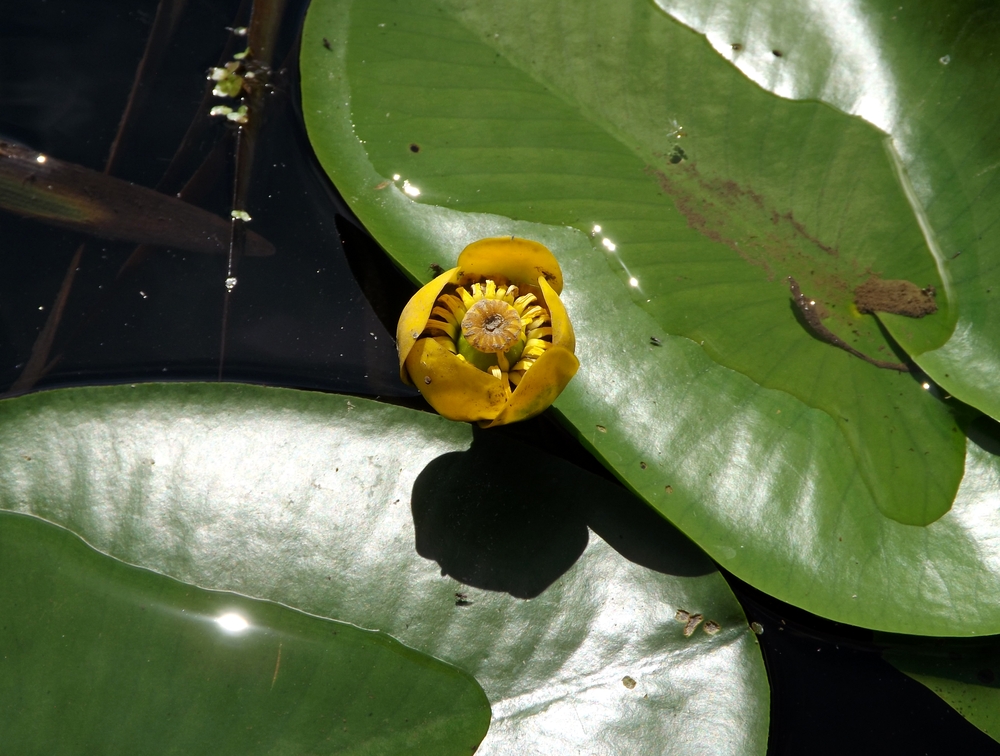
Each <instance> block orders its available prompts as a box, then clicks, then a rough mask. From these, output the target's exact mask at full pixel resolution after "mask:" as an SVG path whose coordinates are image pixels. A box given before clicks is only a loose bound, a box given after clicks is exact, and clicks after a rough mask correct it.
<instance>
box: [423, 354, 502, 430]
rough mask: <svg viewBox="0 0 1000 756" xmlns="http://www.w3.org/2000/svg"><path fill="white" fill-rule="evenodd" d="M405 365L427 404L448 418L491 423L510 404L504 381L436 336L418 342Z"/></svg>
mask: <svg viewBox="0 0 1000 756" xmlns="http://www.w3.org/2000/svg"><path fill="white" fill-rule="evenodd" d="M404 367H405V369H406V371H407V373H409V379H410V381H412V383H413V384H414V385H415V386H416V387H417V388H418V389H419V390H420V393H421V394H423V395H424V398H425V399H426V400H427V403H428V404H430V405H431V406H432V407H433V408H434V409H435V410H437V412H438V414H440V415H443V416H444V417H447V418H448V419H449V420H461V421H463V422H475V421H480V422H482V421H485V422H489V421H490V420H492V419H493V418H494V417H496V416H497V414H498V413H499V412H500V411H501V410H502V409H503V408H504V405H505V404H506V403H507V392H506V390H505V388H504V385H503V383H505V382H501V381H499V380H497V379H496V378H494V377H493V376H492V375H490V374H489V373H486V372H484V371H482V370H480V369H479V368H477V367H475V366H473V365H471V364H469V363H468V362H466V361H465V360H462V359H460V358H459V357H458V355H454V354H452V353H451V352H450V351H448V350H447V349H446V348H445V347H443V346H442V345H441V344H439V343H438V342H436V341H435V340H433V339H420V340H419V341H417V342H416V343H415V344H414V345H413V348H412V349H411V350H410V352H409V354H408V355H407V357H406V363H405V366H404Z"/></svg>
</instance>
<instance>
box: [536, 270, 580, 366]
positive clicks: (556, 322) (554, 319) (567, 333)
mask: <svg viewBox="0 0 1000 756" xmlns="http://www.w3.org/2000/svg"><path fill="white" fill-rule="evenodd" d="M538 288H539V289H541V290H542V296H543V297H544V298H545V306H546V308H548V311H549V320H550V321H551V323H552V345H553V346H561V347H563V348H565V349H568V350H569V351H570V352H575V351H576V335H575V334H574V333H573V324H572V323H570V322H569V315H567V314H566V308H565V307H564V306H563V303H562V300H561V299H559V293H558V292H557V291H555V290H554V289H553V288H552V287H551V286H549V283H548V281H546V280H545V279H544V278H542V277H539V279H538Z"/></svg>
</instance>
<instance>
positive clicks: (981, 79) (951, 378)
mask: <svg viewBox="0 0 1000 756" xmlns="http://www.w3.org/2000/svg"><path fill="white" fill-rule="evenodd" d="M656 1H657V3H658V4H659V5H660V6H661V7H662V8H663V9H664V10H666V11H667V12H669V13H671V14H672V15H674V16H675V17H676V18H678V19H680V20H681V21H683V22H684V23H685V24H688V25H689V26H690V27H691V28H693V29H697V30H699V31H701V32H704V33H705V34H706V35H707V37H708V39H709V41H710V42H711V44H712V46H713V47H714V48H715V49H716V50H717V51H718V52H719V53H720V54H722V55H723V56H724V57H726V58H729V59H730V60H731V61H732V63H733V64H734V65H736V66H737V67H739V69H740V70H741V71H743V72H744V73H745V74H746V75H747V76H749V77H750V78H752V79H753V80H754V81H756V82H757V83H758V84H760V86H762V87H764V88H766V89H768V90H770V91H772V92H777V93H778V94H781V95H782V96H785V97H792V98H796V99H820V100H824V101H826V102H828V103H830V104H831V105H833V106H834V107H837V108H839V109H840V110H842V111H844V112H847V113H856V114H858V115H860V116H861V117H863V118H865V119H866V120H868V121H869V122H871V123H873V124H874V125H876V126H878V127H879V128H880V129H882V130H884V131H885V132H886V133H887V134H888V135H889V137H890V138H889V139H888V140H887V142H886V148H887V151H888V152H889V154H890V156H891V158H892V161H893V163H894V164H895V165H896V166H897V171H898V174H899V178H900V182H901V184H902V186H903V187H904V189H905V192H906V196H907V200H908V201H909V203H910V205H911V207H912V208H913V212H914V214H915V215H916V217H917V218H918V219H919V220H920V223H921V229H922V231H923V234H924V237H925V240H926V243H927V246H928V248H929V249H930V250H931V251H932V252H933V253H934V256H935V258H936V262H937V265H938V267H939V269H941V271H942V273H943V275H944V277H945V280H946V286H947V287H948V290H949V297H950V298H954V300H955V302H956V303H957V316H958V317H957V323H956V326H955V329H954V331H953V332H952V333H951V334H950V338H949V339H948V340H947V342H946V343H944V344H943V345H942V344H941V338H940V337H941V332H940V329H939V328H938V327H937V326H936V325H935V324H934V323H933V322H932V321H931V319H925V320H922V321H912V320H907V319H903V318H899V317H896V316H884V318H883V319H884V322H885V324H886V327H887V328H888V329H889V331H890V332H891V333H892V334H893V336H895V337H896V339H898V340H899V342H900V343H901V344H902V345H903V346H904V347H905V348H906V349H907V351H909V352H910V353H911V354H913V355H914V356H915V358H916V360H917V362H918V363H919V364H920V366H921V367H922V368H924V370H926V371H927V372H928V373H930V375H932V376H933V377H934V380H935V381H937V382H938V383H939V384H941V385H942V386H943V387H944V388H946V389H947V390H948V391H949V392H950V393H951V394H954V395H955V396H957V397H959V398H960V399H962V400H963V401H966V402H968V403H970V404H973V405H975V406H977V407H979V408H980V409H983V410H984V411H986V412H988V413H990V414H991V415H992V416H993V417H994V418H998V419H1000V390H998V387H1000V381H998V379H997V376H998V375H1000V235H997V234H996V233H995V232H994V229H995V227H996V224H997V221H998V220H1000V170H998V169H1000V143H998V142H997V140H996V139H995V138H994V135H995V134H996V130H997V127H998V124H1000V99H998V97H997V93H998V90H1000V65H998V63H997V60H996V57H995V54H996V40H997V38H998V34H1000V6H997V5H996V4H995V3H983V2H978V1H977V0H958V1H956V0H918V2H914V3H906V4H900V3H898V2H895V0H861V1H860V2H850V3H847V2H844V3H820V2H815V3H803V2H798V1H797V0H770V1H769V2H763V3H747V2H743V1H742V0H656ZM734 43H736V44H739V45H740V46H741V49H739V50H734V49H733V44H734ZM774 49H779V50H780V51H782V53H783V55H782V57H781V58H780V59H778V58H775V56H774V54H773V52H772V50H774Z"/></svg>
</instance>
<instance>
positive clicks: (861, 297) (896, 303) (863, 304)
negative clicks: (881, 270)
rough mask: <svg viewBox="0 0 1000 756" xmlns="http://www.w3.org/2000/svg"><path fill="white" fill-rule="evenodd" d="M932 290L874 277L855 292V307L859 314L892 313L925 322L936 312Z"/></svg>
mask: <svg viewBox="0 0 1000 756" xmlns="http://www.w3.org/2000/svg"><path fill="white" fill-rule="evenodd" d="M935 294H936V291H935V289H934V287H933V286H926V287H924V288H923V289H921V288H920V287H919V286H917V285H916V284H915V283H912V282H910V281H900V280H889V281H883V280H882V279H881V278H877V277H875V276H872V277H871V278H869V279H868V280H867V281H865V282H864V283H863V284H861V285H860V286H859V287H858V288H856V289H855V290H854V304H855V305H856V306H857V308H858V311H859V312H863V313H869V312H889V313H892V314H894V315H906V316H907V317H910V318H922V317H923V316H924V315H930V314H932V313H935V312H937V302H935V301H934V295H935Z"/></svg>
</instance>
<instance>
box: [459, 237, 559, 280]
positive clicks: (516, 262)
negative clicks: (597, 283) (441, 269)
mask: <svg viewBox="0 0 1000 756" xmlns="http://www.w3.org/2000/svg"><path fill="white" fill-rule="evenodd" d="M458 268H459V271H460V273H459V278H460V279H461V280H462V281H466V280H468V281H480V280H485V279H487V278H496V277H497V276H503V277H505V278H506V279H507V280H508V281H509V282H510V283H513V284H517V285H519V286H522V285H524V284H529V285H531V286H535V282H536V281H538V278H539V276H541V277H542V278H544V279H545V280H546V281H548V283H549V285H550V286H551V287H552V289H553V290H554V291H555V292H556V294H558V293H559V292H561V291H562V288H563V278H562V269H561V268H560V267H559V263H558V262H557V261H556V257H555V255H553V254H552V253H551V252H550V251H549V249H548V247H546V246H544V245H542V244H539V243H538V242H536V241H531V240H530V239H518V238H516V237H513V236H499V237H496V238H493V239H480V240H479V241H477V242H473V243H472V244H470V245H469V246H468V247H466V248H465V249H463V250H462V252H461V254H460V255H459V256H458Z"/></svg>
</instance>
